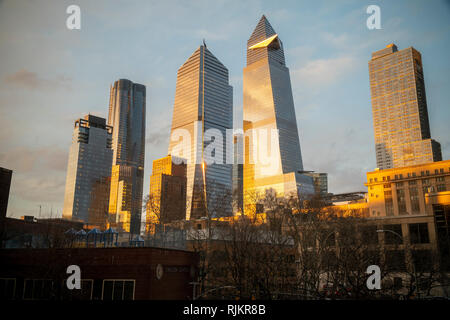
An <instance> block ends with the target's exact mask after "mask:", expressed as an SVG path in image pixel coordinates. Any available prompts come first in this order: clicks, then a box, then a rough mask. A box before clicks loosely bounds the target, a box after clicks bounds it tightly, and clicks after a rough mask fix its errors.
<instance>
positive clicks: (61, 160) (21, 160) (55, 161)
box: [0, 146, 68, 173]
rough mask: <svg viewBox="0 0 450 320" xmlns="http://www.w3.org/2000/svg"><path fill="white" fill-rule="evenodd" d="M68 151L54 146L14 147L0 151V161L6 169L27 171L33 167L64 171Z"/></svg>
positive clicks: (32, 169)
mask: <svg viewBox="0 0 450 320" xmlns="http://www.w3.org/2000/svg"><path fill="white" fill-rule="evenodd" d="M67 159H68V152H67V151H65V150H63V149H61V148H59V147H56V146H45V147H40V148H25V147H16V148H14V149H11V150H7V151H5V152H3V153H0V163H1V164H2V166H5V167H6V168H8V169H12V170H14V171H17V172H21V173H29V172H32V171H34V170H35V169H39V172H41V173H45V172H44V171H46V170H50V171H65V170H66V166H67Z"/></svg>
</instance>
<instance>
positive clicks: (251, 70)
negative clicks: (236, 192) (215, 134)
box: [243, 15, 314, 210]
mask: <svg viewBox="0 0 450 320" xmlns="http://www.w3.org/2000/svg"><path fill="white" fill-rule="evenodd" d="M243 87H244V132H245V159H244V160H245V162H244V207H246V206H248V205H250V203H249V201H251V200H250V199H249V193H253V192H254V193H258V194H261V193H262V194H264V193H265V192H267V190H268V189H272V190H274V191H275V192H276V193H277V195H279V196H289V195H309V194H312V193H314V187H313V182H312V178H311V177H308V176H305V175H303V174H301V173H300V172H302V171H303V163H302V155H301V151H300V140H299V136H298V129H297V120H296V117H295V109H294V100H293V97H292V88H291V80H290V76H289V69H288V68H287V67H286V63H285V58H284V51H283V44H282V42H281V40H280V39H279V37H278V34H277V33H276V32H275V31H274V29H273V28H272V26H271V25H270V23H269V21H268V20H267V18H266V17H265V16H264V15H263V16H262V18H261V19H260V20H259V22H258V25H257V26H256V28H255V30H254V31H253V33H252V35H251V36H250V39H248V41H247V66H246V67H245V68H244V85H243ZM245 199H247V200H245ZM246 202H247V203H246ZM244 210H245V208H244Z"/></svg>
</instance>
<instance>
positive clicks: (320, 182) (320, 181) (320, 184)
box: [305, 172, 328, 197]
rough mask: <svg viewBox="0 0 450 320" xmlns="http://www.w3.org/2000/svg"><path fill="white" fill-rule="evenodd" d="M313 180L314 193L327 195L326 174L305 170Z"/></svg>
mask: <svg viewBox="0 0 450 320" xmlns="http://www.w3.org/2000/svg"><path fill="white" fill-rule="evenodd" d="M305 175H307V176H310V177H312V178H313V180H314V190H315V192H316V194H318V195H320V196H322V197H325V196H327V195H328V174H327V173H323V172H306V173H305Z"/></svg>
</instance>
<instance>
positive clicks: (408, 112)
mask: <svg viewBox="0 0 450 320" xmlns="http://www.w3.org/2000/svg"><path fill="white" fill-rule="evenodd" d="M369 75H370V91H371V96H372V114H373V126H374V134H375V151H376V158H377V167H378V168H380V169H389V168H398V167H406V166H411V165H416V164H422V163H427V162H433V161H440V160H442V154H441V147H440V144H439V143H438V142H437V141H435V140H433V139H431V134H430V124H429V120H428V107H427V100H426V95H425V81H424V75H423V68H422V57H421V54H420V52H418V51H417V50H416V49H414V48H412V47H410V48H406V49H403V50H400V51H399V50H398V49H397V46H396V45H395V44H390V45H388V46H387V47H386V48H385V49H382V50H379V51H376V52H374V53H372V59H371V60H370V61H369Z"/></svg>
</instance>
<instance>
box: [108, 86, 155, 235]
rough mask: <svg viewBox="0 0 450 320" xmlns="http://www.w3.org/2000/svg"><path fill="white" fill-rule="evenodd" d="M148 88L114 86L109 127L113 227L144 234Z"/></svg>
mask: <svg viewBox="0 0 450 320" xmlns="http://www.w3.org/2000/svg"><path fill="white" fill-rule="evenodd" d="M145 98H146V90H145V86H144V85H142V84H138V83H133V82H131V81H130V80H126V79H120V80H118V81H116V82H115V83H114V85H113V86H111V91H110V102H109V116H108V124H109V125H110V126H112V127H113V128H114V131H113V140H112V149H113V151H114V155H113V162H112V173H111V192H110V199H109V214H110V216H111V217H110V219H111V221H112V222H113V223H112V224H114V223H115V224H116V225H118V226H119V227H120V228H122V229H123V230H125V231H129V232H131V233H134V234H138V233H139V232H140V226H141V213H142V192H143V181H144V156H145Z"/></svg>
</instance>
